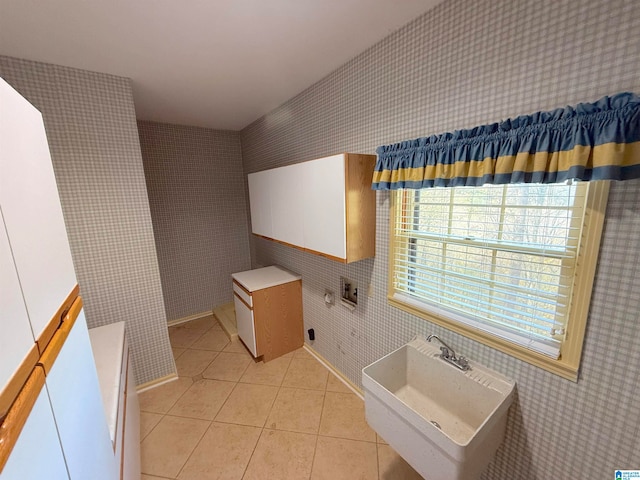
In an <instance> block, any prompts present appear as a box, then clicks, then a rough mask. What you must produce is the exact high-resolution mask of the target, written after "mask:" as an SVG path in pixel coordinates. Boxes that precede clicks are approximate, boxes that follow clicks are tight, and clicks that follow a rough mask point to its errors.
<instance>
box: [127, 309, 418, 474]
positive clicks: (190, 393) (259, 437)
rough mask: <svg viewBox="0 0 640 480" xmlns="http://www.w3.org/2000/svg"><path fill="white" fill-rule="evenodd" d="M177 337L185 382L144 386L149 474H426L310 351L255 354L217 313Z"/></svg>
mask: <svg viewBox="0 0 640 480" xmlns="http://www.w3.org/2000/svg"><path fill="white" fill-rule="evenodd" d="M169 337H170V339H171V345H172V347H173V353H174V357H175V359H176V365H177V367H178V375H179V378H178V380H176V381H173V382H170V383H167V384H165V385H162V386H160V387H157V388H154V389H153V390H149V391H147V392H144V393H142V394H140V409H141V413H140V415H141V442H142V444H141V452H142V473H143V475H142V480H159V479H177V480H213V479H220V480H222V479H224V480H234V479H238V480H239V479H245V480H249V479H251V480H270V479H274V480H287V479H312V480H323V479H327V480H340V479H349V480H357V479H362V480H369V479H372V480H374V479H375V480H378V479H380V480H382V479H384V480H403V479H420V478H421V477H420V476H419V475H418V474H417V473H416V472H415V471H414V470H413V469H411V467H410V466H409V465H407V464H406V462H404V460H402V458H400V457H399V456H398V455H397V454H396V453H395V452H394V451H393V450H392V449H391V448H390V447H389V446H388V445H387V444H386V443H385V442H384V441H383V440H382V439H381V438H380V437H379V436H377V435H376V433H375V432H374V431H373V430H372V429H371V428H369V426H368V425H367V423H366V421H365V418H364V404H363V402H362V400H360V398H359V397H358V396H356V395H355V394H353V393H352V392H351V390H349V389H348V388H347V387H346V386H345V385H344V384H343V383H342V382H341V381H340V380H338V379H337V378H336V377H335V376H334V375H333V374H331V373H330V372H329V371H328V370H327V369H326V368H325V367H324V366H323V365H322V364H320V363H319V362H318V361H316V360H315V359H314V358H313V357H312V356H311V355H310V354H309V353H308V352H307V351H306V350H304V349H300V350H297V351H295V352H292V353H290V354H288V355H286V356H284V357H280V358H278V359H275V360H272V361H271V362H268V363H266V364H265V363H263V362H256V361H254V360H253V358H252V357H251V355H250V354H249V353H248V351H247V350H246V348H245V347H244V345H242V343H240V342H233V343H232V342H229V340H228V339H227V337H226V335H225V333H224V332H223V331H222V329H221V328H220V327H219V325H218V324H217V322H216V320H215V318H214V317H213V316H211V317H207V318H202V319H199V320H195V321H192V322H189V323H185V324H182V325H178V326H175V327H171V328H170V329H169Z"/></svg>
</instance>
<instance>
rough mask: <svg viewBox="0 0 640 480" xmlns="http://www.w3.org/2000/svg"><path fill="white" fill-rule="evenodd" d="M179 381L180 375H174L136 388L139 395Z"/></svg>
mask: <svg viewBox="0 0 640 480" xmlns="http://www.w3.org/2000/svg"><path fill="white" fill-rule="evenodd" d="M177 379H178V374H176V373H172V374H171V375H167V376H166V377H160V378H156V379H155V380H151V381H150V382H147V383H143V384H142V385H138V386H137V387H136V391H137V392H138V393H142V392H146V391H147V390H151V389H152V388H156V387H159V386H160V385H164V384H165V383H169V382H173V381H174V380H177Z"/></svg>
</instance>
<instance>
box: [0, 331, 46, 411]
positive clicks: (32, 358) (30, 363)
mask: <svg viewBox="0 0 640 480" xmlns="http://www.w3.org/2000/svg"><path fill="white" fill-rule="evenodd" d="M39 358H40V353H39V352H38V345H37V344H35V343H34V344H33V345H31V348H30V349H29V351H28V352H27V355H26V356H25V357H24V359H23V360H22V363H20V365H19V366H18V368H17V369H16V371H15V372H14V373H13V375H12V376H11V378H10V379H9V381H8V382H7V384H6V385H5V386H4V388H3V389H2V391H0V423H1V422H2V419H4V417H5V416H6V415H7V412H9V409H10V408H11V405H12V404H13V402H14V401H15V400H16V398H17V397H18V395H19V394H20V390H22V387H24V385H25V383H27V380H28V379H29V375H31V372H32V371H33V368H34V367H35V366H36V364H37V363H38V359H39Z"/></svg>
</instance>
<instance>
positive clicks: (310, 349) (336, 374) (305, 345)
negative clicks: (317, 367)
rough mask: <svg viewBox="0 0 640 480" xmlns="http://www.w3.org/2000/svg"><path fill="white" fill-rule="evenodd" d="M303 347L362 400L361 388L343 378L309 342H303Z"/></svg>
mask: <svg viewBox="0 0 640 480" xmlns="http://www.w3.org/2000/svg"><path fill="white" fill-rule="evenodd" d="M303 348H304V349H305V350H306V351H307V352H309V353H310V354H311V355H312V356H313V357H315V359H316V360H318V361H319V362H320V363H321V364H322V365H324V366H325V368H326V369H327V370H329V371H330V372H331V373H333V374H334V375H335V376H336V377H337V378H338V380H340V381H341V382H342V383H344V385H345V386H346V387H347V388H348V389H349V390H351V391H352V392H353V393H355V394H356V395H357V396H358V397H360V400H363V401H364V394H363V392H362V390H360V389H359V388H358V387H356V386H355V385H354V384H353V383H351V382H350V381H349V379H347V378H345V376H344V375H342V373H340V371H339V370H338V369H337V368H335V367H334V366H333V365H332V364H331V362H329V361H328V360H327V359H326V358H324V357H323V356H322V355H320V354H319V353H318V352H316V351H315V350H314V349H313V348H311V347H310V346H309V344H307V343H305V344H304V345H303Z"/></svg>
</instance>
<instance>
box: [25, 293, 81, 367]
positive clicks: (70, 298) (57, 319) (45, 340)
mask: <svg viewBox="0 0 640 480" xmlns="http://www.w3.org/2000/svg"><path fill="white" fill-rule="evenodd" d="M79 294H80V286H79V285H78V284H76V286H75V287H73V289H72V290H71V293H69V295H67V298H66V299H65V300H64V302H62V305H60V308H58V310H57V311H56V313H55V314H54V315H53V317H51V320H49V323H48V324H47V326H46V327H45V328H44V330H43V331H42V333H41V334H40V336H39V337H38V338H37V339H36V343H37V344H38V351H39V352H40V355H42V354H43V353H44V351H45V350H46V349H47V346H48V345H49V342H50V341H51V339H52V338H53V335H54V334H55V333H56V330H58V328H59V327H60V324H61V323H62V322H63V321H64V317H65V316H66V315H67V312H68V311H69V310H70V309H71V306H72V305H73V302H74V301H75V300H76V298H77V297H78V295H79Z"/></svg>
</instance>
